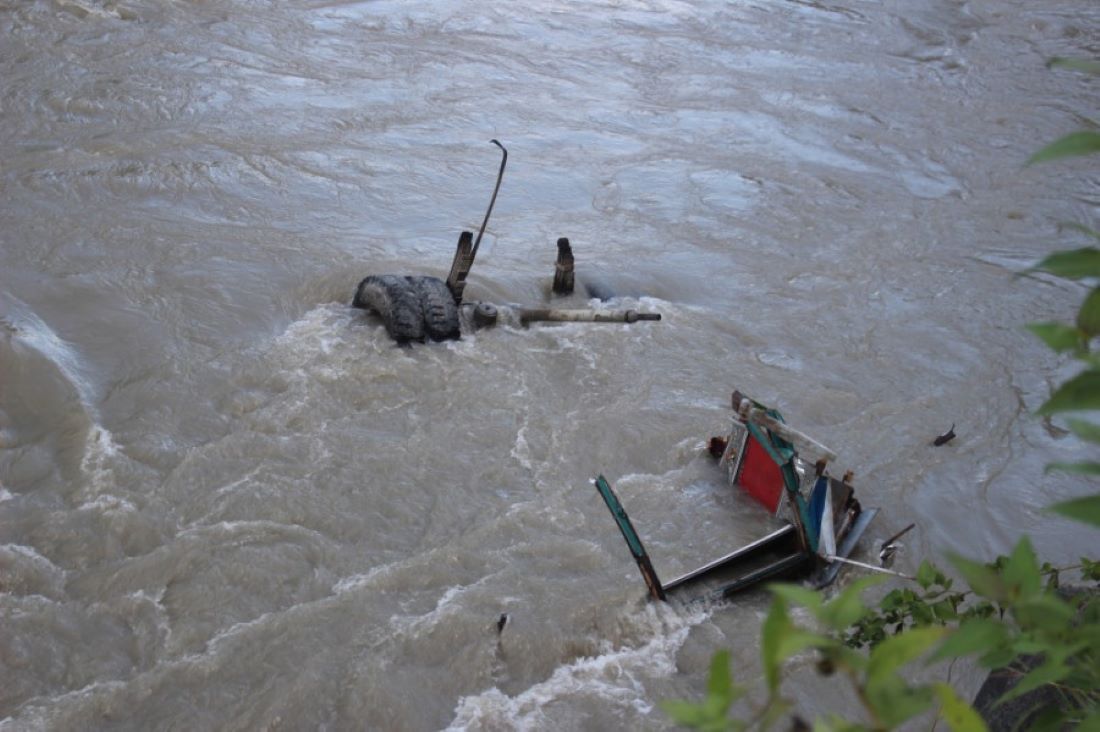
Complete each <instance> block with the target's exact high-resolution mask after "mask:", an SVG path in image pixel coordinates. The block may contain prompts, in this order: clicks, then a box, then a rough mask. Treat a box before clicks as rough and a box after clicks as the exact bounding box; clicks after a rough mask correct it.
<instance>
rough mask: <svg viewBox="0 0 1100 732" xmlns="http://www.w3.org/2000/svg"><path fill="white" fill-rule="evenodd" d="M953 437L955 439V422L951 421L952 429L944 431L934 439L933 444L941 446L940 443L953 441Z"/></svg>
mask: <svg viewBox="0 0 1100 732" xmlns="http://www.w3.org/2000/svg"><path fill="white" fill-rule="evenodd" d="M953 439H955V423H954V422H952V423H951V429H949V430H947V432H944V433H943V434H942V435H940V436H939V437H937V438H936V439H934V440H932V446H933V447H939V446H940V445H946V444H947V443H949V442H951V440H953Z"/></svg>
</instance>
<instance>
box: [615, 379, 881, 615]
mask: <svg viewBox="0 0 1100 732" xmlns="http://www.w3.org/2000/svg"><path fill="white" fill-rule="evenodd" d="M733 406H734V409H735V415H734V418H733V424H732V426H731V428H730V432H729V435H728V437H725V438H714V439H712V440H711V442H710V443H709V446H708V447H709V449H710V450H711V451H712V453H713V451H714V450H715V449H716V448H717V446H719V445H723V444H724V449H723V451H722V453H721V455H720V459H721V464H722V466H723V467H724V468H725V472H726V482H727V483H728V484H729V485H730V486H731V487H734V488H737V489H739V490H740V491H743V493H744V494H747V495H749V496H751V497H752V498H754V499H756V500H757V501H758V502H760V503H762V504H763V505H764V507H765V508H766V509H767V510H768V512H769V513H771V514H773V515H779V514H783V518H785V523H784V524H783V525H782V526H781V527H780V528H778V529H777V530H774V531H771V532H770V533H768V534H766V535H765V536H763V537H761V538H759V539H756V540H755V541H752V542H750V543H748V544H746V545H744V546H742V547H741V548H739V549H735V550H734V551H732V552H730V553H729V554H726V555H725V556H722V557H719V558H718V559H715V560H713V561H711V562H708V563H707V564H705V565H703V566H702V567H700V568H699V569H696V570H694V571H691V572H688V573H687V574H685V575H683V576H681V577H679V578H677V579H675V580H672V581H671V582H668V583H662V582H661V581H660V579H659V578H658V577H657V573H656V571H655V570H654V568H653V564H652V563H651V562H650V559H649V555H648V554H647V553H646V550H645V547H643V546H642V540H641V538H640V537H639V536H638V534H637V532H636V531H635V530H634V526H633V524H632V523H631V522H630V517H629V516H627V514H626V509H624V508H623V505H622V503H621V502H620V501H619V499H618V497H617V496H616V495H615V492H614V491H613V490H612V489H611V485H610V484H609V483H608V482H607V480H606V479H605V478H604V477H603V476H602V475H601V476H599V477H597V478H596V480H595V485H596V490H597V491H599V494H600V496H601V497H602V498H603V500H604V503H605V504H607V507H608V509H610V511H611V515H612V516H613V517H614V518H615V521H616V522H617V523H618V525H619V531H620V532H622V535H623V538H624V539H626V543H627V545H628V546H629V547H630V553H631V554H632V555H633V557H634V560H635V561H636V562H637V564H638V568H639V570H640V571H641V573H642V578H643V579H644V580H645V583H646V586H647V587H648V589H649V594H650V596H651V597H653V599H655V600H666V599H668V598H669V597H672V596H682V597H686V598H687V599H699V598H700V597H728V596H730V595H732V594H734V593H736V592H740V591H742V590H745V589H747V588H749V587H751V586H753V585H755V584H757V583H759V582H762V581H764V580H769V579H775V578H778V577H781V576H786V575H790V574H799V573H800V574H811V573H812V574H813V577H812V582H813V584H814V585H815V586H817V587H823V586H825V585H828V584H830V583H832V582H833V580H835V579H836V576H837V573H838V572H839V571H840V568H841V565H842V564H844V563H851V562H850V560H848V559H847V557H848V555H849V554H851V552H852V550H853V549H854V548H855V545H856V542H857V541H859V538H860V536H862V534H863V532H864V531H865V530H866V528H867V526H868V524H870V523H871V520H872V519H874V517H875V516H876V515H877V514H878V511H879V509H877V508H868V509H863V508H862V507H861V506H860V504H859V501H857V500H856V499H855V495H854V492H853V489H852V479H851V476H852V473H851V471H849V472H848V473H846V474H845V476H844V479H843V480H836V479H835V478H832V477H830V476H829V474H828V473H827V472H826V468H827V464H828V461H829V460H832V459H834V458H835V457H836V456H835V454H834V453H833V452H832V451H831V450H829V449H828V448H827V447H824V446H823V445H822V444H821V443H819V442H817V441H816V440H814V439H812V438H810V437H809V436H807V435H805V434H804V433H802V432H800V431H798V430H796V429H794V428H792V427H790V426H789V425H787V424H785V423H784V422H783V416H782V415H781V414H780V413H779V412H778V411H777V410H775V409H769V408H767V407H765V406H763V405H762V404H760V403H758V402H755V401H753V400H751V399H748V398H746V397H744V396H743V395H742V394H741V393H740V392H734V393H733ZM799 450H801V451H802V452H803V453H805V454H806V455H809V456H812V457H813V458H816V461H815V462H814V463H811V462H808V461H807V460H806V459H805V458H804V457H803V456H802V455H801V454H800V453H799ZM871 569H876V568H875V567H871Z"/></svg>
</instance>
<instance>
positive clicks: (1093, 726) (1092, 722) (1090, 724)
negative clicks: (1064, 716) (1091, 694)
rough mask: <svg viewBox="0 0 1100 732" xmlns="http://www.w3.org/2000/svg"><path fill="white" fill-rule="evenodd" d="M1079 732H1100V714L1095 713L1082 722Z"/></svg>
mask: <svg viewBox="0 0 1100 732" xmlns="http://www.w3.org/2000/svg"><path fill="white" fill-rule="evenodd" d="M1077 732H1100V712H1093V713H1092V714H1090V715H1089V716H1087V717H1085V718H1084V719H1083V720H1081V724H1080V725H1078V727H1077Z"/></svg>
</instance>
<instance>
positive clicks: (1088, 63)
mask: <svg viewBox="0 0 1100 732" xmlns="http://www.w3.org/2000/svg"><path fill="white" fill-rule="evenodd" d="M1047 66H1048V67H1050V68H1052V69H1053V68H1063V69H1073V70H1074V71H1084V72H1085V73H1087V74H1098V75H1100V61H1093V60H1091V59H1086V58H1063V57H1055V58H1052V59H1051V60H1050V61H1047Z"/></svg>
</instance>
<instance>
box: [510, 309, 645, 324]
mask: <svg viewBox="0 0 1100 732" xmlns="http://www.w3.org/2000/svg"><path fill="white" fill-rule="evenodd" d="M660 319H661V314H660V313H639V312H637V311H636V310H562V309H558V308H520V309H519V320H520V322H521V323H523V324H525V325H526V324H527V323H538V322H546V323H636V322H638V321H639V320H660Z"/></svg>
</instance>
